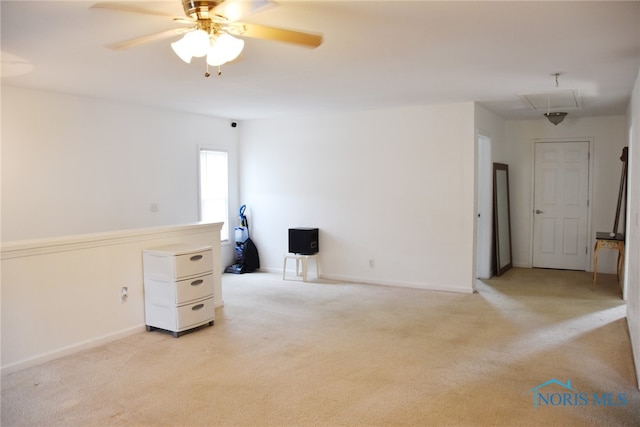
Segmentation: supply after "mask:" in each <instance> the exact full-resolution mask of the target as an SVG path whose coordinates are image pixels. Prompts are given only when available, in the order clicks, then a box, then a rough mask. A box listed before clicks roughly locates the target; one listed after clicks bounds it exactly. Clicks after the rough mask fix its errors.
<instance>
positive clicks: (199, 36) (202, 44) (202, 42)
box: [183, 30, 210, 58]
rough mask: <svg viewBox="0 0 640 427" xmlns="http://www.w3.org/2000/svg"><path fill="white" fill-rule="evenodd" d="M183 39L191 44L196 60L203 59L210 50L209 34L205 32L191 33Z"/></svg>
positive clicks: (196, 31)
mask: <svg viewBox="0 0 640 427" xmlns="http://www.w3.org/2000/svg"><path fill="white" fill-rule="evenodd" d="M183 39H184V40H185V41H186V42H187V43H188V44H189V48H190V49H191V55H192V56H195V57H196V58H200V57H203V56H205V55H206V54H207V51H208V50H209V44H210V42H209V34H207V32H206V31H205V30H195V31H190V32H188V33H187V34H185V35H184V37H183Z"/></svg>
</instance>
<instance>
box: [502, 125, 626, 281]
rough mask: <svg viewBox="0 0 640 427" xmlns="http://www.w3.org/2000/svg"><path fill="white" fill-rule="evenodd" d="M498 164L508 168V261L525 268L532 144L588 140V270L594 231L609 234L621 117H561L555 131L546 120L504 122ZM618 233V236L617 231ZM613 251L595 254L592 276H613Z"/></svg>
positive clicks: (623, 139) (528, 263)
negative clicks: (590, 194)
mask: <svg viewBox="0 0 640 427" xmlns="http://www.w3.org/2000/svg"><path fill="white" fill-rule="evenodd" d="M505 138H506V144H505V146H504V151H503V154H505V155H506V156H505V158H504V161H505V162H506V163H508V164H509V179H510V185H511V188H510V192H511V221H512V224H511V225H512V239H513V262H514V265H515V266H522V267H529V266H531V235H530V234H531V223H530V221H531V215H532V209H533V208H532V206H531V190H532V187H531V179H532V170H531V169H532V144H533V143H532V141H533V140H534V139H536V138H538V139H553V138H576V139H578V140H579V139H581V138H583V139H584V138H587V139H591V140H592V141H593V146H592V152H591V156H592V162H593V169H592V170H591V171H590V173H591V174H593V182H594V187H593V197H592V199H591V201H590V203H591V209H592V210H591V212H592V217H591V230H590V231H589V232H590V234H589V240H588V241H589V242H591V243H590V244H589V257H588V260H589V261H588V263H589V264H588V265H589V268H588V270H590V271H592V270H593V265H592V263H593V262H592V258H593V247H592V245H593V243H594V242H595V233H596V232H597V231H611V230H612V228H613V222H614V217H615V211H616V205H617V202H618V188H619V185H620V174H621V171H622V162H621V161H620V159H619V158H620V155H621V154H622V148H623V147H624V146H625V145H627V131H626V122H625V117H624V116H610V117H584V118H572V117H571V115H570V114H569V115H568V116H567V118H566V119H565V120H564V121H563V122H562V123H561V124H559V125H558V126H554V125H553V124H551V123H549V122H548V121H547V120H546V119H544V118H542V119H540V120H511V121H507V122H506V135H505ZM620 231H622V229H621V227H620ZM614 252H615V251H601V252H600V253H599V254H598V271H600V272H603V273H615V271H616V269H615V256H616V254H615V253H614Z"/></svg>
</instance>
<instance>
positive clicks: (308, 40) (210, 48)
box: [91, 0, 322, 77]
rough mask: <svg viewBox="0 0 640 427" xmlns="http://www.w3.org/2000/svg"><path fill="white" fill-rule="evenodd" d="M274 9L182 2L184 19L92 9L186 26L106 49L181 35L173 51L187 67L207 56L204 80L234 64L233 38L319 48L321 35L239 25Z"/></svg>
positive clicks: (222, 0) (240, 0)
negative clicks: (211, 69)
mask: <svg viewBox="0 0 640 427" xmlns="http://www.w3.org/2000/svg"><path fill="white" fill-rule="evenodd" d="M274 5H275V3H274V2H273V1H271V0H182V7H183V9H184V13H185V16H174V15H171V14H168V13H165V12H162V11H156V10H150V9H145V8H141V7H138V6H134V5H127V4H126V3H118V2H100V3H96V4H94V5H93V6H91V8H93V9H110V10H115V11H122V12H132V13H140V14H145V15H155V16H164V17H168V18H171V19H172V20H173V21H174V22H177V23H181V24H186V26H185V27H180V28H172V29H169V30H165V31H161V32H159V33H154V34H149V35H146V36H141V37H137V38H134V39H130V40H125V41H122V42H118V43H113V44H110V45H108V46H107V47H109V48H111V49H115V50H120V49H126V48H129V47H132V46H136V45H139V44H142V43H147V42H152V41H157V40H162V39H166V38H169V37H173V36H179V35H184V37H183V38H182V39H180V40H178V41H175V42H173V43H171V47H172V49H173V50H174V52H175V53H176V54H177V55H178V57H180V59H182V60H183V61H184V62H186V63H190V62H191V59H192V58H193V57H204V56H206V62H207V72H206V73H205V76H206V77H209V75H210V74H209V65H211V66H217V67H218V75H220V74H221V73H220V66H221V65H222V64H225V63H227V62H230V61H233V60H234V59H236V58H237V57H238V55H240V53H241V52H242V49H243V47H244V40H242V39H238V38H236V37H234V36H238V37H250V38H258V39H265V40H274V41H280V42H285V43H293V44H296V45H300V46H304V47H309V48H316V47H318V46H320V45H321V44H322V35H321V34H317V33H309V32H303V31H295V30H288V29H284V28H277V27H269V26H264V25H258V24H249V23H246V22H240V21H238V19H242V18H244V17H246V16H248V15H250V14H252V13H255V12H257V11H258V10H263V9H265V8H267V7H269V6H274Z"/></svg>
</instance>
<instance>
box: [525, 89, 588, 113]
mask: <svg viewBox="0 0 640 427" xmlns="http://www.w3.org/2000/svg"><path fill="white" fill-rule="evenodd" d="M520 96H521V97H522V98H523V99H524V101H525V102H526V103H527V104H528V105H529V106H530V107H531V108H533V109H534V110H536V111H542V112H546V111H556V110H571V109H576V108H581V107H582V103H581V100H580V92H578V90H576V89H571V90H554V91H551V92H537V93H521V94H520Z"/></svg>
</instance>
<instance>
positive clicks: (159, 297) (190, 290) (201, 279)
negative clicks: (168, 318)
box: [144, 273, 213, 306]
mask: <svg viewBox="0 0 640 427" xmlns="http://www.w3.org/2000/svg"><path fill="white" fill-rule="evenodd" d="M212 295H213V274H211V273H209V274H207V275H204V276H195V277H191V278H189V279H185V280H178V281H168V280H157V279H147V278H145V279H144V297H145V300H146V301H148V302H150V303H151V304H156V305H163V306H176V305H180V304H184V303H186V302H189V301H193V300H196V299H200V298H204V297H209V296H212Z"/></svg>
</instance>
